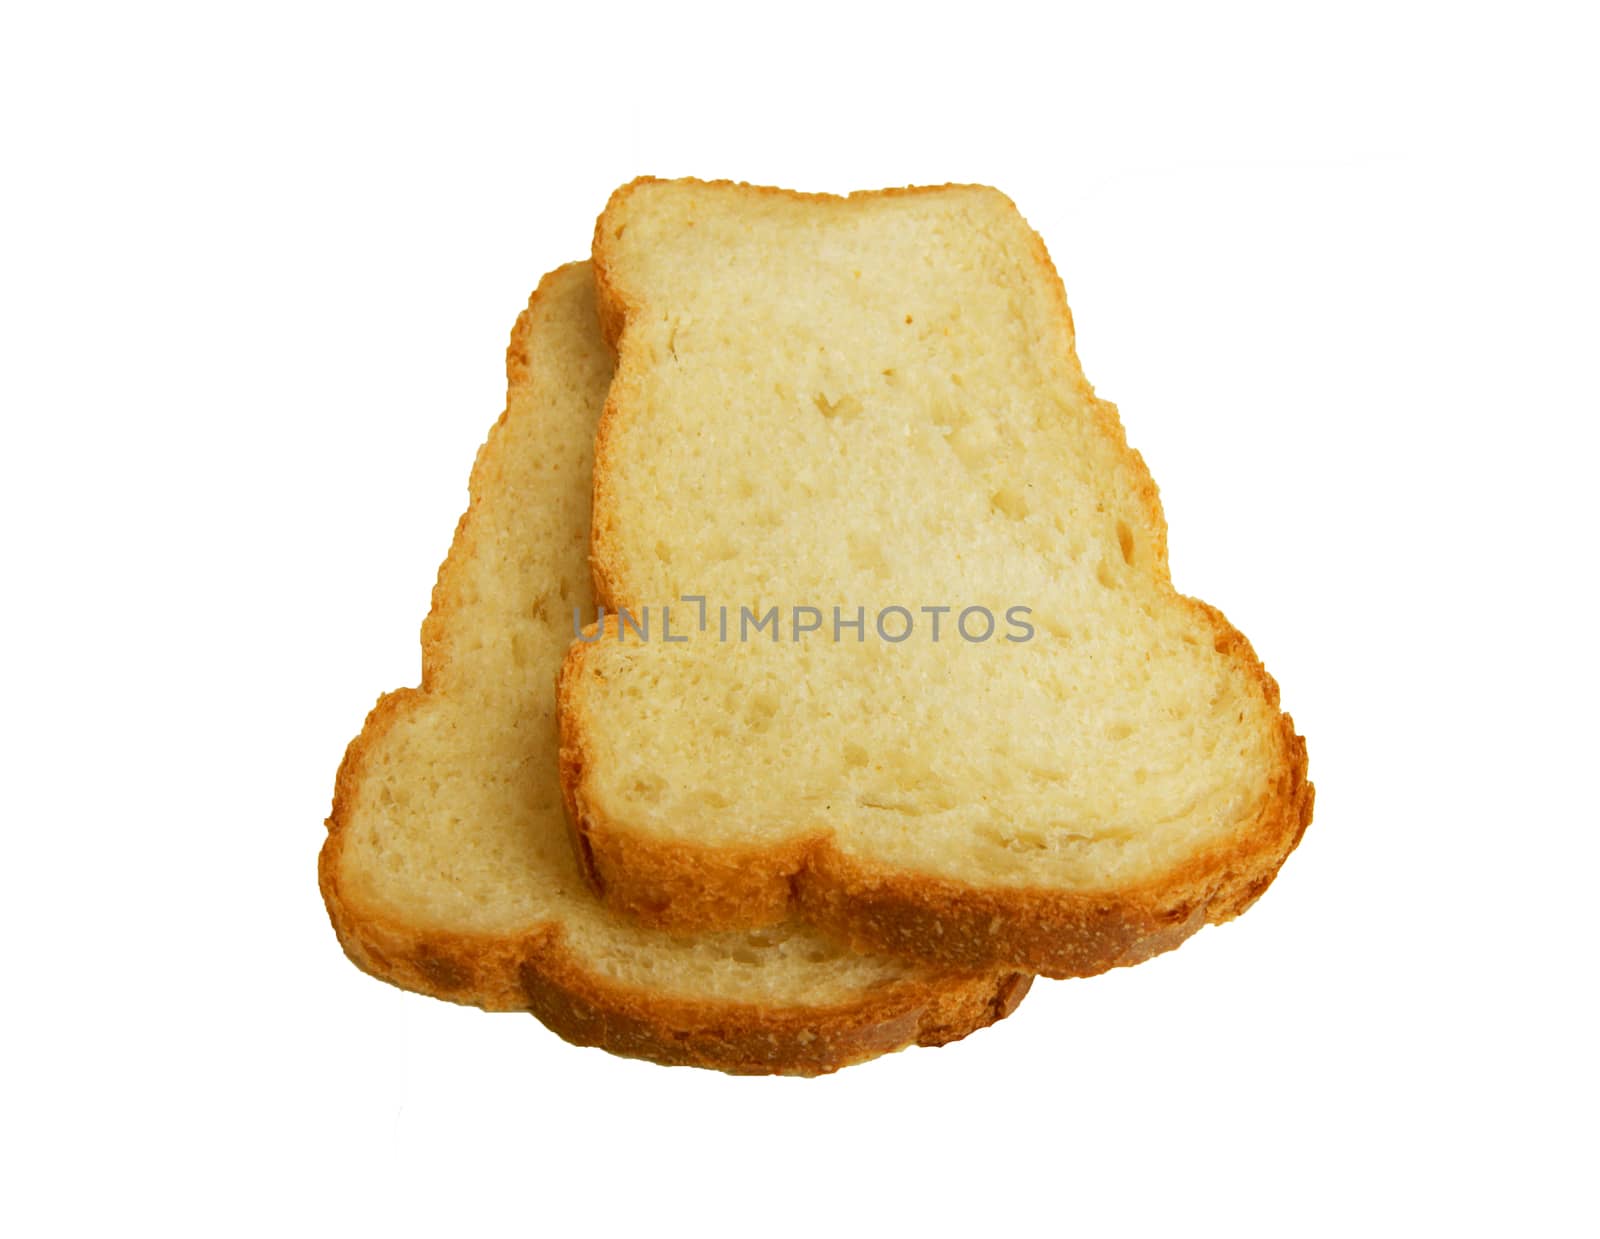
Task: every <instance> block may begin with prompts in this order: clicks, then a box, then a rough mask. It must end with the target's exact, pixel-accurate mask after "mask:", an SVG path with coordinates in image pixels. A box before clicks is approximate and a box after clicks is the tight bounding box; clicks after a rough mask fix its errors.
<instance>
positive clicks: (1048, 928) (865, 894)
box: [560, 177, 1314, 977]
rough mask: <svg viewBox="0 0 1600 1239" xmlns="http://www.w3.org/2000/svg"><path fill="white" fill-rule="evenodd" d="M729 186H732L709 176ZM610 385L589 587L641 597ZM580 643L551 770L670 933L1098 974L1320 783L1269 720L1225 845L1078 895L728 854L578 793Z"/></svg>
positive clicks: (1213, 618)
mask: <svg viewBox="0 0 1600 1239" xmlns="http://www.w3.org/2000/svg"><path fill="white" fill-rule="evenodd" d="M652 179H653V178H649V177H645V178H641V179H640V180H638V181H634V182H632V183H630V184H628V185H625V186H623V187H622V188H621V189H619V190H617V191H616V193H615V194H613V195H612V198H611V202H610V203H609V204H608V206H607V208H606V212H605V213H604V214H602V215H601V217H600V221H599V223H598V224H597V225H596V230H595V248H594V270H595V278H596V290H597V295H598V298H599V302H600V305H601V311H600V313H601V317H602V321H604V322H605V323H606V330H607V333H608V339H610V340H612V342H613V346H614V347H616V348H617V349H618V352H619V366H618V370H617V374H618V376H619V381H626V379H625V374H624V371H625V369H626V362H627V343H626V330H625V329H626V323H627V320H628V318H629V316H630V315H631V314H632V313H634V312H636V310H637V307H636V306H635V305H634V304H633V303H632V302H630V301H629V300H628V299H627V298H626V297H625V295H624V294H623V292H622V291H621V290H620V289H619V288H618V286H617V282H616V280H615V279H614V278H613V277H612V275H611V271H610V264H609V262H608V257H607V248H608V246H607V241H608V235H609V233H610V232H611V231H612V227H611V224H610V222H609V218H608V217H609V216H610V215H611V213H612V211H613V209H614V208H615V207H616V206H617V205H618V204H620V203H621V202H622V201H623V200H624V199H625V198H626V197H627V196H628V195H629V194H631V193H632V192H633V191H634V189H635V188H636V187H637V186H638V185H640V184H644V183H648V182H649V181H650V180H652ZM703 184H707V185H722V186H728V185H732V184H733V182H727V181H721V182H703ZM741 188H744V189H748V190H752V191H753V192H756V193H760V194H763V195H779V196H782V197H786V198H793V199H797V200H806V201H825V202H830V203H839V204H843V203H846V202H849V201H852V200H855V199H858V198H862V197H871V196H874V195H875V194H877V195H905V194H917V193H934V192H940V191H942V190H945V189H949V188H952V187H951V186H935V187H914V188H908V189H892V190H881V191H870V192H866V193H858V194H852V195H850V197H849V198H838V197H834V196H831V195H826V194H801V193H795V192H793V191H789V190H781V189H770V188H766V187H758V186H741ZM1031 235H1032V238H1033V245H1034V252H1035V258H1036V260H1037V261H1038V262H1039V263H1040V264H1041V266H1042V267H1043V269H1044V270H1045V271H1046V272H1047V273H1048V278H1049V282H1050V284H1051V286H1052V288H1053V289H1054V290H1055V294H1056V295H1055V298H1054V300H1055V302H1056V306H1057V312H1058V314H1059V316H1060V319H1061V324H1062V327H1063V330H1064V332H1065V336H1064V338H1065V339H1066V340H1067V341H1068V342H1069V343H1068V348H1069V352H1070V353H1071V356H1072V361H1073V369H1074V370H1075V372H1076V375H1077V376H1078V382H1079V383H1080V384H1081V389H1082V392H1083V394H1084V396H1085V397H1086V399H1087V400H1088V401H1089V402H1090V407H1091V408H1092V409H1093V410H1094V415H1095V417H1096V418H1097V419H1098V421H1099V422H1100V425H1101V429H1102V431H1103V432H1104V433H1105V434H1106V435H1107V436H1108V437H1109V438H1110V439H1111V440H1112V442H1113V443H1115V444H1116V446H1117V447H1118V449H1119V450H1121V451H1122V452H1123V453H1124V454H1125V456H1126V458H1127V459H1128V461H1129V462H1130V464H1131V465H1132V467H1133V470H1134V475H1135V476H1136V477H1137V478H1138V479H1139V495H1140V498H1141V500H1142V502H1143V505H1144V507H1145V514H1146V522H1147V523H1146V532H1147V534H1148V535H1149V538H1150V545H1151V547H1152V551H1153V554H1152V556H1151V560H1150V564H1149V567H1150V569H1151V570H1152V571H1154V572H1155V573H1156V574H1157V576H1158V577H1159V578H1160V579H1161V580H1162V581H1163V582H1168V583H1170V579H1171V578H1170V574H1169V571H1168V565H1167V528H1166V519H1165V516H1164V514H1163V512H1162V509H1161V500H1160V495H1159V492H1158V491H1157V489H1156V485H1155V482H1154V480H1153V479H1152V478H1151V476H1150V473H1149V470H1148V469H1147V468H1146V466H1145V463H1144V458H1143V457H1142V456H1140V455H1139V453H1138V452H1137V451H1135V450H1134V449H1132V448H1131V447H1129V446H1128V442H1127V436H1126V433H1125V432H1124V430H1123V427H1122V423H1121V420H1120V419H1119V417H1118V415H1117V410H1116V407H1115V406H1114V405H1112V404H1110V403H1108V402H1106V401H1103V400H1100V399H1099V398H1098V397H1096V396H1095V395H1094V391H1093V388H1092V387H1091V386H1090V385H1089V383H1088V381H1087V379H1084V378H1083V377H1082V374H1083V371H1082V367H1081V366H1079V365H1078V364H1077V354H1076V346H1075V343H1074V340H1075V337H1074V335H1073V327H1072V314H1071V311H1070V309H1069V308H1068V306H1067V299H1066V291H1065V288H1064V286H1063V285H1062V282H1061V279H1060V276H1059V275H1058V274H1057V272H1056V269H1055V266H1054V264H1053V263H1052V262H1051V260H1050V256H1049V253H1048V251H1047V250H1046V249H1045V246H1044V242H1043V241H1042V239H1041V238H1040V237H1039V235H1038V234H1037V233H1032V234H1031ZM619 394H620V393H619V386H618V382H613V384H612V389H611V393H610V394H609V395H608V397H607V400H606V407H605V411H604V413H603V414H602V417H601V422H600V430H599V434H598V437H597V442H596V449H595V513H596V517H595V523H594V527H593V534H592V537H593V541H592V553H591V559H592V563H593V567H594V575H595V592H596V597H597V599H599V600H600V601H601V602H602V603H603V604H604V605H606V606H607V607H610V608H612V609H615V608H616V607H618V606H636V605H639V604H640V603H641V601H642V600H640V599H635V598H629V597H627V596H626V593H625V591H624V590H622V589H621V588H620V586H619V581H618V579H617V571H616V566H615V564H614V562H613V559H612V557H611V555H610V553H609V550H608V548H607V546H606V545H605V537H604V530H605V529H606V528H607V527H606V526H605V525H604V524H603V523H602V514H603V512H604V510H605V505H606V499H607V496H608V493H609V480H608V479H609V468H608V461H609V456H610V451H611V444H612V441H613V439H614V436H615V432H616V423H617V420H618V419H619V418H620V417H621V416H622V415H623V414H622V402H621V401H620V400H619ZM1178 598H1179V602H1180V604H1181V605H1186V606H1191V607H1194V608H1196V609H1198V610H1199V611H1200V612H1202V613H1203V614H1204V615H1205V616H1206V617H1207V618H1208V620H1209V621H1210V622H1211V624H1212V626H1213V629H1214V632H1215V638H1214V639H1215V642H1216V648H1217V650H1218V651H1219V652H1220V653H1223V654H1225V655H1227V656H1229V657H1231V658H1233V659H1234V660H1235V662H1236V664H1237V665H1238V666H1239V667H1240V669H1241V670H1242V672H1243V673H1244V674H1245V675H1246V677H1247V678H1249V679H1251V680H1253V681H1254V682H1255V683H1257V684H1258V685H1259V686H1260V688H1261V690H1262V692H1263V693H1264V695H1265V696H1266V699H1267V700H1268V701H1269V702H1271V703H1272V704H1273V705H1274V706H1276V704H1277V702H1278V686H1277V684H1276V683H1275V682H1274V681H1273V680H1272V677H1271V676H1269V675H1268V674H1267V672H1266V670H1265V668H1264V667H1263V666H1262V665H1261V662H1260V660H1259V659H1258V658H1257V657H1256V655H1255V652H1254V650H1253V649H1251V647H1250V643H1249V642H1248V641H1247V640H1246V639H1245V637H1244V635H1243V634H1242V633H1240V632H1239V631H1238V630H1237V629H1236V628H1234V627H1233V626H1232V625H1231V624H1229V623H1228V621H1227V619H1226V618H1225V617H1224V616H1223V615H1222V613H1221V612H1220V611H1218V610H1216V609H1215V608H1214V607H1211V606H1209V605H1207V604H1206V603H1203V602H1199V601H1198V600H1194V599H1187V598H1182V597H1181V596H1178ZM591 648H594V647H593V646H589V645H584V644H574V646H573V647H572V649H571V650H570V651H569V652H568V655H567V658H566V661H565V664H564V666H563V668H562V674H561V682H562V689H561V699H560V718H561V733H562V764H561V778H562V789H563V795H564V797H565V800H566V804H567V811H568V817H569V823H570V827H571V829H572V831H573V837H574V841H575V844H576V846H577V848H578V851H579V854H580V856H581V857H582V860H583V868H584V872H585V873H586V875H587V876H588V877H589V880H590V882H591V883H592V884H593V885H594V887H595V889H596V890H597V891H598V892H599V893H600V894H601V896H602V897H603V898H604V899H605V901H606V903H607V904H608V905H609V906H611V907H613V908H615V909H617V910H618V911H621V912H624V913H626V914H628V915H631V916H634V917H636V918H638V919H640V920H642V921H645V922H647V923H649V924H653V925H658V926H663V927H668V928H673V929H680V930H684V929H711V928H717V929H726V928H733V927H740V926H753V925H761V924H767V923H770V922H773V921H777V920H781V919H782V918H783V917H785V916H786V915H791V914H793V913H794V912H796V911H798V912H799V914H800V915H801V916H802V917H803V918H805V919H807V920H808V921H810V922H811V923H812V924H814V925H816V926H818V927H819V928H822V929H823V930H825V931H827V932H829V933H831V934H833V935H834V936H836V937H839V938H841V939H843V940H846V941H848V942H850V943H851V944H852V945H853V946H855V947H857V948H858V949H863V950H866V949H871V950H880V951H885V952H889V953H894V954H899V955H901V956H906V957H911V958H917V959H922V960H927V961H929V962H934V963H939V964H943V965H947V966H952V967H983V966H991V967H992V966H1009V967H1017V968H1025V969H1027V970H1029V971H1032V972H1037V973H1041V974H1043V975H1046V976H1051V977H1073V976H1092V975H1094V974H1096V973H1100V972H1104V971H1106V970H1108V969H1110V968H1115V967H1119V966H1122V965H1126V964H1134V963H1138V962H1140V961H1142V960H1145V959H1148V958H1150V957H1151V956H1153V955H1156V954H1159V953H1161V952H1163V951H1168V950H1171V949H1172V948H1174V947H1176V946H1178V945H1180V944H1181V943H1182V942H1183V941H1184V940H1185V939H1187V938H1188V937H1189V936H1190V935H1192V934H1193V933H1194V932H1196V931H1197V930H1198V929H1199V928H1200V927H1201V926H1202V925H1205V924H1216V923H1220V922H1222V921H1226V920H1229V919H1231V918H1233V917H1235V916H1237V915H1239V913H1241V912H1243V911H1244V910H1245V909H1246V908H1247V907H1249V906H1250V905H1251V904H1252V903H1253V902H1254V901H1255V900H1256V899H1257V898H1259V897H1260V895H1261V893H1262V892H1263V891H1264V890H1265V889H1266V888H1267V886H1268V885H1270V884H1271V882H1272V879H1273V878H1274V877H1275V876H1276V875H1277V872H1278V870H1279V868H1280V867H1281V866H1282V864H1283V862H1284V860H1285V859H1286V858H1287V857H1288V855H1289V853H1290V852H1291V851H1293V850H1294V848H1295V847H1296V846H1297V845H1298V844H1299V842H1300V839H1301V837H1302V836H1303V835H1304V834H1305V830H1306V826H1307V825H1308V824H1309V823H1310V821H1311V811H1312V803H1313V798H1314V789H1313V787H1312V785H1311V784H1310V783H1309V782H1308V781H1307V779H1306V772H1307V757H1306V746H1305V741H1304V740H1303V739H1302V738H1301V737H1300V736H1299V735H1297V734H1296V733H1295V730H1294V723H1293V720H1292V719H1291V718H1290V717H1289V716H1288V715H1287V714H1280V715H1279V734H1278V737H1277V741H1278V747H1279V751H1280V758H1279V763H1278V768H1277V771H1276V773H1275V775H1274V777H1273V780H1272V785H1271V788H1270V790H1269V793H1268V795H1267V796H1266V797H1265V799H1264V800H1263V802H1262V804H1261V805H1260V806H1259V808H1258V809H1257V811H1256V813H1255V815H1254V817H1253V818H1252V819H1251V821H1250V822H1249V823H1247V824H1245V825H1244V826H1243V827H1242V828H1241V829H1240V830H1238V831H1237V832H1236V833H1235V834H1234V835H1233V836H1232V837H1231V838H1230V839H1228V840H1227V841H1225V842H1224V843H1221V844H1218V845H1216V846H1213V847H1211V848H1208V849H1206V850H1204V851H1202V852H1200V853H1198V854H1196V855H1194V856H1192V857H1190V858H1189V859H1188V860H1187V861H1186V862H1185V863H1184V864H1183V865H1182V866H1180V867H1179V868H1177V869H1175V870H1173V871H1171V872H1169V873H1167V874H1165V875H1163V876H1162V877H1161V878H1160V879H1159V880H1157V881H1152V882H1149V883H1146V884H1144V885H1141V886H1137V887H1130V888H1124V889H1119V890H1115V891H1109V892H1093V893H1073V892H1065V891H1060V890H1051V889H1045V888H1025V887H1023V888H1017V887H975V886H970V885H966V884H963V883H959V882H954V881H950V880H948V879H944V878H937V877H933V876H929V875H925V874H917V873H911V872H907V871H904V870H899V869H894V868H890V867H885V866H878V865H872V864H869V863H866V862H863V861H860V860H858V859H854V858H851V857H849V856H847V855H846V854H845V853H843V852H842V851H841V850H840V849H839V848H838V847H837V846H836V844H835V843H834V842H833V840H832V839H831V838H830V837H828V836H826V835H824V836H817V837H811V838H804V839H800V840H791V839H785V840H783V841H781V842H779V843H775V844H774V845H772V846H771V847H768V848H750V849H744V850H741V851H739V852H738V853H737V854H735V853H731V852H726V851H722V850H719V849H716V848H711V847H705V846H700V845H696V844H692V843H683V842H671V841H661V840H648V839H642V838H640V837H639V836H638V835H637V834H636V833H633V832H629V831H627V830H625V829H623V828H622V827H621V826H620V825H619V824H617V823H615V822H611V821H609V820H607V819H606V817H605V815H604V814H603V813H602V812H600V811H599V810H598V809H597V808H596V806H594V805H593V804H591V803H589V801H588V800H587V798H586V797H585V795H584V791H583V782H582V780H583V772H584V766H585V756H584V755H585V752H586V750H587V747H588V744H587V738H586V736H585V734H584V729H583V725H582V721H581V716H580V714H579V712H578V711H576V710H575V709H574V708H573V707H572V705H571V702H572V693H573V686H575V685H576V684H577V682H578V679H579V677H581V676H582V675H583V674H584V672H583V661H584V658H585V656H586V652H587V651H588V650H589V649H591Z"/></svg>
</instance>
